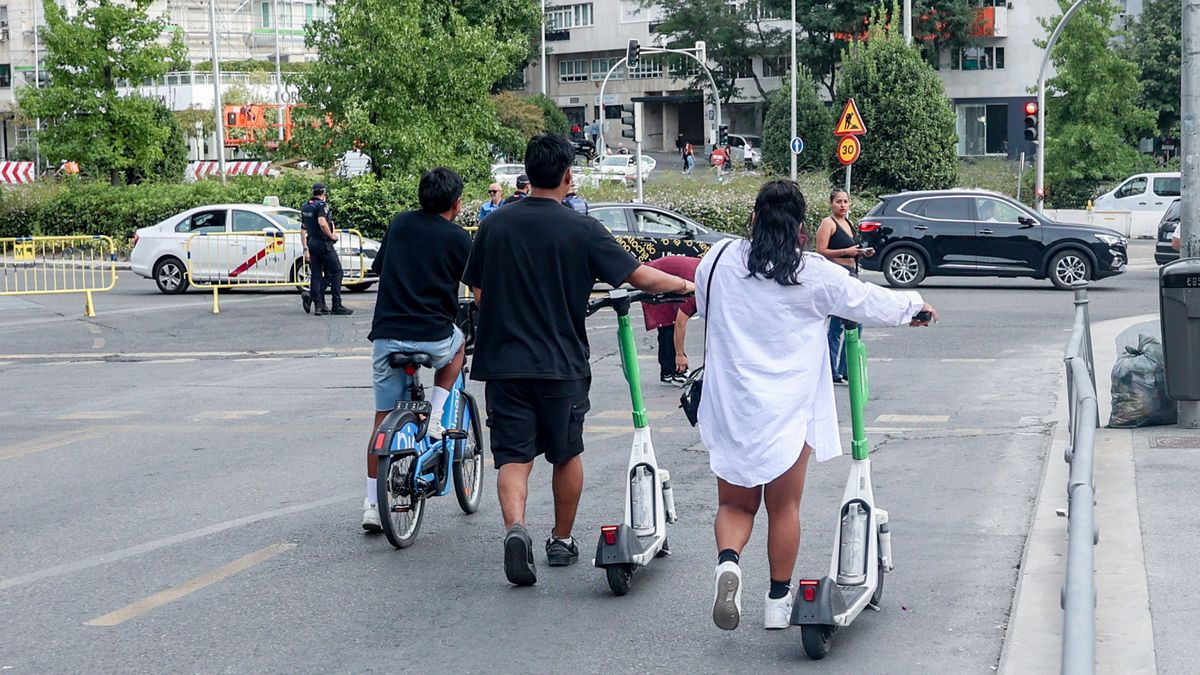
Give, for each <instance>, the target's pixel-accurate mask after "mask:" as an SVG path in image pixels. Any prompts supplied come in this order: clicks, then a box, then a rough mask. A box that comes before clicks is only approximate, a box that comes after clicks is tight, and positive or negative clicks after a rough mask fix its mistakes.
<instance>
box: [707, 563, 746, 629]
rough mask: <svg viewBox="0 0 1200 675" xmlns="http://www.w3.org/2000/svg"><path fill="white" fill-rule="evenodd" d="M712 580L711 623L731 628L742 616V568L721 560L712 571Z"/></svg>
mask: <svg viewBox="0 0 1200 675" xmlns="http://www.w3.org/2000/svg"><path fill="white" fill-rule="evenodd" d="M713 580H714V588H713V610H712V615H713V623H715V624H717V628H720V629H721V630H733V629H735V628H737V627H738V622H739V621H740V620H741V618H742V568H740V567H738V564H737V563H735V562H723V563H721V564H720V565H717V569H716V570H715V571H714V572H713Z"/></svg>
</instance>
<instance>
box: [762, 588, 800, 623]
mask: <svg viewBox="0 0 1200 675" xmlns="http://www.w3.org/2000/svg"><path fill="white" fill-rule="evenodd" d="M794 590H795V589H794V588H789V589H788V593H787V595H785V596H783V597H782V598H772V597H771V594H770V593H769V592H768V593H767V604H766V607H765V609H766V612H765V614H764V615H763V625H764V626H766V628H767V630H781V629H783V628H787V627H788V626H790V625H792V600H793V598H795V597H796V596H795V594H794V593H793V591H794Z"/></svg>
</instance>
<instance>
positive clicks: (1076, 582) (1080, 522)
mask: <svg viewBox="0 0 1200 675" xmlns="http://www.w3.org/2000/svg"><path fill="white" fill-rule="evenodd" d="M1063 361H1064V363H1065V364H1066V368H1067V400H1068V404H1069V411H1070V412H1069V414H1070V421H1069V427H1070V435H1071V445H1070V447H1069V448H1068V449H1067V451H1066V461H1067V462H1068V463H1069V464H1070V465H1071V469H1070V476H1069V477H1068V478H1067V498H1068V512H1067V519H1068V520H1067V573H1066V583H1065V584H1064V586H1063V591H1062V608H1063V638H1062V672H1063V673H1064V675H1077V674H1082V673H1087V674H1091V673H1094V672H1095V666H1096V578H1095V565H1094V558H1095V546H1096V543H1097V542H1098V541H1099V539H1100V533H1099V529H1098V528H1097V526H1096V517H1095V496H1096V486H1095V483H1094V482H1093V479H1092V467H1093V464H1094V462H1095V454H1096V452H1095V451H1096V428H1097V427H1098V426H1099V425H1100V408H1099V405H1098V403H1097V401H1096V368H1095V364H1094V361H1093V358H1092V326H1091V318H1090V316H1089V314H1088V298H1087V283H1086V282H1079V283H1077V284H1076V287H1075V324H1074V328H1073V329H1072V330H1071V337H1070V339H1068V340H1067V349H1066V355H1065V358H1064V359H1063Z"/></svg>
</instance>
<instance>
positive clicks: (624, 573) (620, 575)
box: [604, 565, 633, 595]
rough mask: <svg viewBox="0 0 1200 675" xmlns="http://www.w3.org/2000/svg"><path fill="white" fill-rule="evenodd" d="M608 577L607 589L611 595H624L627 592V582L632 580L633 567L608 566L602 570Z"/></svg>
mask: <svg viewBox="0 0 1200 675" xmlns="http://www.w3.org/2000/svg"><path fill="white" fill-rule="evenodd" d="M604 574H605V575H606V576H607V577H608V587H609V588H611V589H612V592H613V595H625V594H626V593H628V592H629V582H630V580H632V579H633V565H609V566H608V567H605V568H604Z"/></svg>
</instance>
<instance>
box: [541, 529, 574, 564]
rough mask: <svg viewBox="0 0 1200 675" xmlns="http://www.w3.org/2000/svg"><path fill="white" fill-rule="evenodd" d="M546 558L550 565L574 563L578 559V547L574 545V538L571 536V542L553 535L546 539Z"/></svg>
mask: <svg viewBox="0 0 1200 675" xmlns="http://www.w3.org/2000/svg"><path fill="white" fill-rule="evenodd" d="M546 560H547V562H549V563H550V566H551V567H566V566H567V565H574V564H575V561H577V560H579V547H578V546H576V545H575V538H574V537H572V538H571V543H569V544H568V543H567V542H565V541H563V540H562V539H559V538H558V537H555V536H553V535H551V536H550V538H549V539H547V540H546Z"/></svg>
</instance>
